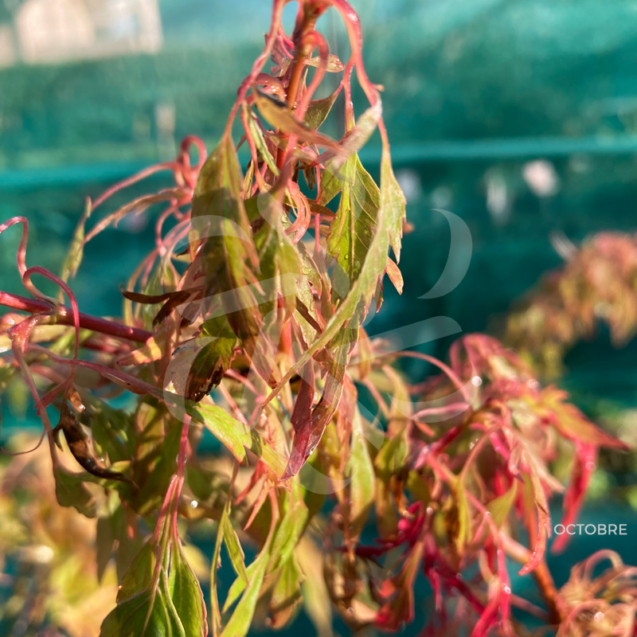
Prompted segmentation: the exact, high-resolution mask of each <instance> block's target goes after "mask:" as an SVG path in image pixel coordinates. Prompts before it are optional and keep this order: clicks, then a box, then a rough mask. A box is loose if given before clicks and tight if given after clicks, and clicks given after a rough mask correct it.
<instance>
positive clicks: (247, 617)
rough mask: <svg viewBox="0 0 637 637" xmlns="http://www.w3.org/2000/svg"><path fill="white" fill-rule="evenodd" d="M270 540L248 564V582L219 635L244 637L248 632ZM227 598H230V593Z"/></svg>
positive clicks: (264, 568) (268, 559) (259, 590)
mask: <svg viewBox="0 0 637 637" xmlns="http://www.w3.org/2000/svg"><path fill="white" fill-rule="evenodd" d="M270 540H271V538H269V539H268V541H267V542H266V544H265V546H264V547H263V548H262V549H261V552H260V553H259V555H258V556H257V557H256V559H255V560H254V562H252V564H250V567H249V568H248V578H249V584H248V586H247V587H246V588H245V590H244V592H243V595H242V596H241V599H240V600H239V603H238V604H237V606H236V608H235V609H234V612H233V613H232V616H231V617H230V619H229V620H228V623H227V624H226V626H225V627H224V629H223V632H222V633H221V637H244V636H245V635H247V634H248V631H249V630H250V625H251V623H252V617H253V616H254V609H255V608H256V605H257V601H258V599H259V593H260V592H261V585H262V584H263V578H264V577H265V571H266V568H267V566H268V562H269V561H270V545H271V542H270ZM231 592H232V591H231ZM228 598H230V594H229V595H228ZM228 606H229V604H228V601H227V600H226V606H225V607H228Z"/></svg>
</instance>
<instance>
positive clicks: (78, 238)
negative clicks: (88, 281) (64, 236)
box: [60, 199, 93, 281]
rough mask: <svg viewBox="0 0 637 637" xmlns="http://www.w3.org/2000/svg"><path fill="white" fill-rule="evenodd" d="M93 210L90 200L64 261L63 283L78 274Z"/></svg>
mask: <svg viewBox="0 0 637 637" xmlns="http://www.w3.org/2000/svg"><path fill="white" fill-rule="evenodd" d="M92 210H93V207H92V202H91V200H90V199H87V200H86V207H85V208H84V214H83V215H82V217H81V218H80V222H79V223H78V224H77V228H76V229H75V232H74V233H73V239H72V240H71V245H70V246H69V251H68V253H67V255H66V259H65V260H64V265H63V266H62V274H61V276H60V278H61V279H62V281H68V280H69V279H72V278H73V277H74V276H75V275H76V274H77V270H78V268H79V267H80V264H81V263H82V257H83V256H84V234H85V228H86V222H87V221H88V219H89V217H90V216H91V212H92Z"/></svg>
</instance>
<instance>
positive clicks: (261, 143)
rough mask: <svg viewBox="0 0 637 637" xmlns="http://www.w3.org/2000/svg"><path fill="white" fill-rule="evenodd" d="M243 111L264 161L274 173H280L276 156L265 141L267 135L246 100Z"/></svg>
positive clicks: (253, 139)
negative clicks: (275, 159)
mask: <svg viewBox="0 0 637 637" xmlns="http://www.w3.org/2000/svg"><path fill="white" fill-rule="evenodd" d="M243 111H244V113H245V117H246V121H247V122H248V131H247V132H249V133H250V136H251V137H252V141H253V142H254V145H255V146H256V149H257V151H259V154H260V155H261V158H262V159H263V161H264V162H265V163H266V164H267V166H268V168H269V169H270V170H271V171H272V174H273V175H276V176H278V175H279V168H278V166H277V165H276V162H275V161H274V157H273V156H272V153H271V152H270V151H269V149H268V146H267V144H266V142H265V137H264V135H263V131H262V130H261V128H260V126H259V124H258V123H257V121H256V119H255V116H254V115H253V114H252V111H251V110H250V107H249V106H248V105H247V104H246V103H245V102H244V103H243Z"/></svg>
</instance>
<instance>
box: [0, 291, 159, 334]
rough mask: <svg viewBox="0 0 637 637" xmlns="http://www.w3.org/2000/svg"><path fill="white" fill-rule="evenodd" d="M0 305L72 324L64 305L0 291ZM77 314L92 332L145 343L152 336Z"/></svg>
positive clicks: (112, 322)
mask: <svg viewBox="0 0 637 637" xmlns="http://www.w3.org/2000/svg"><path fill="white" fill-rule="evenodd" d="M0 305H4V306H5V307H10V308H12V309H14V310H19V311H22V312H29V313H30V314H38V313H45V314H50V315H51V317H52V318H53V319H54V320H55V322H56V323H58V324H61V325H73V312H72V311H71V309H70V308H68V307H66V306H65V305H58V306H57V307H55V306H52V305H51V304H50V303H47V302H46V301H40V300H37V299H29V298H27V297H24V296H19V295H17V294H10V293H8V292H0ZM79 316H80V327H81V328H82V329H86V330H91V331H92V332H99V333H101V334H106V335H107V336H113V337H115V338H122V339H125V340H128V341H134V342H137V343H145V342H146V341H147V340H148V339H149V338H150V337H151V336H152V333H151V332H147V331H146V330H142V329H139V328H137V327H129V326H128V325H122V324H121V323H117V322H115V321H110V320H108V319H103V318H99V317H97V316H91V315H90V314H84V313H82V312H80V313H79Z"/></svg>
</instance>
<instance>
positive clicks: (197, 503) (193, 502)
mask: <svg viewBox="0 0 637 637" xmlns="http://www.w3.org/2000/svg"><path fill="white" fill-rule="evenodd" d="M190 506H191V507H192V508H193V509H196V508H197V507H198V506H199V502H197V500H193V501H192V502H191V503H190Z"/></svg>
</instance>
